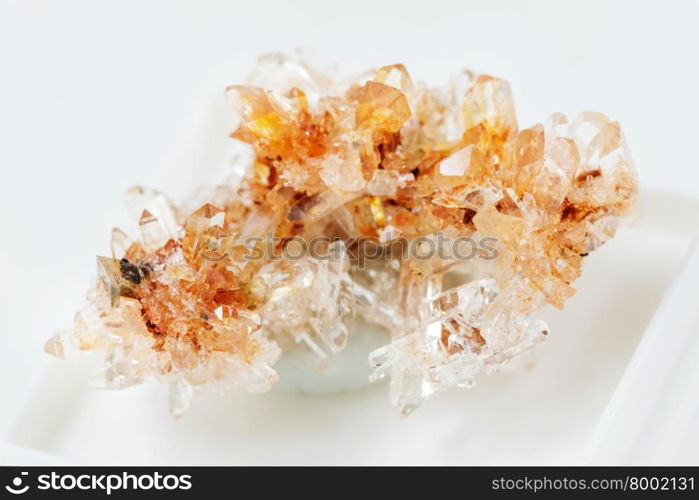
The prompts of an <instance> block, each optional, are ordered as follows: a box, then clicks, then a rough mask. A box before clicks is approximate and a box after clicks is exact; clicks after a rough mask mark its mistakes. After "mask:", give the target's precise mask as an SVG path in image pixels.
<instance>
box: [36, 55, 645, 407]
mask: <svg viewBox="0 0 699 500" xmlns="http://www.w3.org/2000/svg"><path fill="white" fill-rule="evenodd" d="M227 97H228V100H229V102H230V104H231V106H232V107H233V109H234V110H235V111H236V112H237V113H238V115H239V117H240V121H239V124H238V126H237V128H236V129H235V131H234V132H233V133H232V137H233V138H235V139H237V140H238V141H242V142H243V143H246V144H248V145H249V146H250V148H251V150H252V151H253V154H252V155H251V157H250V161H249V162H247V163H246V164H244V165H238V166H239V167H241V166H242V167H244V168H245V174H244V176H243V177H242V178H241V179H240V180H239V182H238V183H237V184H236V185H233V184H228V185H222V186H217V187H216V188H215V189H213V188H212V190H211V192H210V195H208V198H207V199H206V200H202V201H203V202H206V203H203V204H202V205H201V206H200V208H198V209H197V210H195V211H191V213H189V212H190V211H189V210H187V209H185V208H184V206H179V207H178V206H175V205H173V204H172V203H171V202H170V201H169V200H168V199H167V198H166V197H165V196H164V195H163V194H161V193H159V192H156V191H152V190H148V189H144V188H134V189H132V190H131V192H130V193H129V198H130V205H131V207H132V208H133V209H134V212H135V214H136V215H137V217H138V218H139V234H138V235H137V237H136V238H134V239H129V237H127V235H126V234H125V233H124V232H122V231H120V230H119V229H115V230H114V232H113V235H112V256H111V257H98V259H97V266H98V271H99V273H98V274H99V276H98V279H97V280H96V283H95V285H94V287H93V289H92V290H91V291H90V293H89V296H88V299H89V300H88V305H87V306H86V307H85V308H84V309H83V310H81V311H80V312H79V313H78V314H77V317H76V320H75V325H74V327H73V328H72V330H69V331H65V332H59V333H58V334H56V335H55V336H54V337H53V338H52V339H51V340H49V342H48V344H47V350H48V351H49V352H50V353H52V354H55V355H57V356H59V357H63V356H64V353H65V351H66V349H68V348H70V347H73V348H77V349H79V350H92V349H101V350H103V351H105V352H106V359H107V367H106V369H105V370H104V371H103V372H102V373H100V374H98V375H96V376H95V378H94V380H93V382H94V384H95V385H97V386H101V387H108V388H123V387H127V386H129V385H132V384H135V383H138V382H140V381H142V380H144V379H149V378H155V379H159V380H163V381H166V382H168V383H170V384H171V387H172V410H173V412H174V413H176V414H178V413H181V412H182V411H184V410H185V409H186V408H187V406H188V403H189V398H190V397H191V394H192V392H193V391H194V390H198V389H200V388H204V387H207V388H214V389H216V388H219V389H224V388H227V387H231V386H240V387H242V388H245V389H247V390H250V391H266V390H269V389H270V387H271V386H272V384H273V383H274V382H275V381H276V380H277V378H278V376H277V373H276V372H275V370H274V368H273V366H274V364H275V362H276V361H277V359H278V358H279V356H280V355H282V354H283V352H284V351H285V349H287V348H288V347H289V346H291V345H293V344H305V345H306V346H307V348H308V349H310V350H311V351H313V352H314V353H315V354H316V356H317V360H318V366H320V367H322V366H323V364H327V363H332V356H333V354H334V353H337V352H340V351H341V350H342V349H343V348H344V347H345V345H346V344H347V342H351V338H352V332H353V330H354V329H355V328H357V326H356V325H359V324H366V323H372V324H374V325H378V326H380V327H381V328H384V329H385V330H386V331H388V332H389V333H390V338H391V339H392V340H391V342H390V343H388V344H387V345H385V346H384V347H382V348H380V349H378V350H376V351H374V352H373V353H371V355H370V359H369V362H370V363H371V364H372V366H373V367H374V371H373V374H372V380H379V379H382V378H389V379H390V400H391V403H392V404H393V405H395V406H396V407H397V408H398V409H399V410H400V412H401V413H403V414H408V413H410V412H411V411H412V410H414V409H415V408H416V407H418V406H419V405H420V404H421V403H422V402H423V401H424V400H425V399H426V398H427V397H429V396H430V395H431V394H432V393H433V392H435V391H438V390H442V389H446V388H450V387H466V386H470V385H472V384H473V380H474V377H475V376H477V375H481V374H484V373H489V372H492V371H494V370H497V369H498V367H500V366H502V365H503V364H504V363H506V362H508V361H509V360H510V359H512V358H513V357H515V356H517V355H519V354H520V353H522V352H524V351H526V350H528V349H530V348H531V347H532V346H534V345H535V344H537V343H538V342H540V341H541V340H543V339H544V338H545V336H546V335H547V333H548V331H547V328H546V325H545V324H544V323H543V322H541V321H539V320H536V319H532V318H531V317H530V313H531V312H532V311H534V310H536V309H537V308H539V307H541V306H542V305H543V304H544V303H549V304H552V305H554V306H556V307H558V308H562V307H563V304H564V302H565V301H566V299H568V298H569V297H570V296H571V295H573V293H574V289H573V288H572V286H571V284H572V283H573V281H575V280H576V279H577V278H578V277H579V275H580V270H581V266H582V262H583V260H584V257H585V256H586V255H588V253H589V252H591V251H592V250H594V249H596V248H597V247H599V246H600V245H601V244H603V243H604V242H605V241H607V240H608V239H609V238H610V237H612V236H613V234H614V232H615V230H616V227H617V223H618V220H619V217H620V216H621V215H623V214H624V212H625V211H626V210H627V209H628V207H629V205H630V204H631V202H632V201H633V199H634V197H635V194H636V191H637V184H636V177H635V174H634V171H633V168H632V165H631V162H630V158H629V155H628V153H627V151H626V148H625V145H624V140H623V137H622V134H621V130H620V128H619V124H618V123H617V122H614V121H611V120H609V119H608V118H607V117H606V116H604V115H602V114H600V113H593V112H586V113H583V114H581V115H579V116H577V117H576V118H574V119H572V120H568V119H566V117H565V116H563V115H560V114H554V115H552V116H551V117H550V118H549V119H548V120H547V121H546V123H545V124H543V125H541V124H537V125H534V126H532V127H530V128H526V129H521V130H520V129H519V128H518V124H517V119H516V116H515V110H514V105H513V101H512V95H511V93H510V87H509V85H508V83H507V82H505V81H503V80H500V79H497V78H493V77H490V76H486V75H473V74H471V73H468V72H463V73H461V74H460V75H458V77H456V78H454V80H453V81H452V83H451V84H450V85H449V86H448V87H446V88H439V89H434V88H428V87H426V86H425V85H422V84H417V83H414V82H413V80H412V79H411V77H410V75H409V74H408V72H407V71H406V69H405V68H404V67H403V66H402V65H400V64H397V65H392V66H385V67H383V68H380V69H379V70H378V71H376V72H371V73H370V74H367V75H364V76H362V77H360V78H357V79H354V80H353V81H334V80H333V79H332V78H330V77H328V76H326V75H325V74H321V73H319V72H317V71H315V70H313V69H312V68H310V67H309V66H308V65H306V64H304V63H303V62H300V61H297V60H295V59H291V58H287V57H284V56H279V55H272V56H266V57H263V58H262V59H261V60H260V63H259V66H258V68H257V69H256V71H255V72H254V73H253V75H252V76H251V78H250V81H249V84H248V85H236V86H231V87H229V88H228V89H227ZM438 234H442V235H446V236H448V237H449V238H452V239H454V238H470V239H471V240H472V241H482V240H484V239H490V241H492V242H493V249H494V253H493V254H492V255H496V258H490V259H487V258H480V257H482V255H480V254H481V253H482V252H483V248H479V250H478V252H477V253H478V254H479V255H477V256H476V257H475V258H469V259H463V258H457V257H456V256H454V255H449V254H447V255H444V254H440V255H432V256H427V257H425V256H424V254H423V255H422V256H421V255H416V254H415V253H408V255H406V254H405V253H401V254H399V255H395V254H382V257H381V258H379V259H373V260H371V262H365V259H364V258H363V255H361V252H364V251H366V250H365V249H366V247H363V246H358V245H357V244H356V243H357V241H358V239H362V238H364V239H366V238H369V239H371V240H372V241H374V242H375V246H378V247H384V248H386V247H390V246H391V245H392V244H393V243H394V242H396V241H398V240H401V241H403V242H415V241H417V240H418V239H419V240H420V245H425V244H428V243H434V242H435V241H436V239H437V238H436V236H437V235H438ZM318 237H324V238H326V240H327V241H325V243H324V245H323V246H322V255H316V254H313V255H312V254H305V255H299V256H297V258H293V259H292V258H288V257H287V256H284V255H283V250H285V249H286V247H287V246H288V245H291V244H292V242H293V243H296V244H298V243H299V241H301V242H310V241H312V240H313V239H314V238H318ZM270 242H271V243H270ZM280 255H281V257H280Z"/></svg>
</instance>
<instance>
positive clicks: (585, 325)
mask: <svg viewBox="0 0 699 500" xmlns="http://www.w3.org/2000/svg"><path fill="white" fill-rule="evenodd" d="M641 199H642V204H641V207H640V210H639V214H638V216H637V217H636V220H635V221H634V222H633V223H632V224H631V225H629V226H626V227H623V228H622V229H621V230H620V231H619V233H618V234H617V237H616V238H615V239H613V240H612V241H611V242H610V243H608V244H607V245H605V246H604V247H602V248H601V249H599V250H598V251H596V252H594V253H593V254H591V255H590V257H589V258H588V259H587V262H586V265H585V269H584V273H583V278H582V279H580V280H579V281H578V282H577V283H576V285H575V286H576V288H577V289H578V293H577V294H576V295H575V296H574V297H573V298H572V299H570V301H569V302H568V304H567V307H566V309H565V311H562V312H561V311H555V310H545V311H542V314H541V316H542V317H544V319H546V320H547V321H548V322H549V325H550V327H551V332H552V334H551V335H550V336H549V338H548V340H547V341H546V342H545V343H544V344H543V345H541V346H540V347H539V348H538V349H537V350H536V352H535V355H534V357H535V358H536V359H535V360H534V361H535V362H534V363H533V365H532V367H531V368H529V369H526V370H518V371H508V372H503V373H500V374H497V375H495V376H492V377H490V378H483V379H481V380H479V381H478V383H477V385H476V387H475V388H473V389H464V390H457V391H452V392H449V393H443V394H438V395H436V396H435V397H433V398H432V399H431V400H430V401H428V403H427V404H426V405H425V406H424V407H423V408H421V409H419V410H418V411H417V412H416V413H414V414H413V415H412V416H410V417H409V418H408V419H405V420H400V419H398V417H397V416H396V415H395V413H394V412H393V410H392V409H391V408H390V407H389V405H388V402H387V394H386V389H387V388H386V387H385V386H382V385H379V386H374V387H370V388H368V389H364V390H359V391H355V392H348V393H340V394H334V395H325V396H309V395H291V394H285V393H281V392H272V393H269V394H261V395H247V394H243V393H231V394H227V395H224V396H220V395H213V394H212V395H197V396H195V399H194V401H193V404H192V409H191V411H190V412H189V413H187V414H186V415H185V416H184V417H182V418H181V419H179V420H176V419H173V418H171V417H170V416H169V414H168V412H167V391H166V389H165V388H164V387H159V386H155V385H145V386H141V387H136V388H133V389H128V390H125V391H121V392H110V391H96V390H89V389H87V388H86V378H87V376H88V374H89V373H90V372H91V371H92V370H93V368H94V365H95V363H96V362H97V361H98V360H97V359H94V358H93V359H89V358H84V359H82V360H71V361H68V362H62V361H56V360H48V359H47V363H46V366H45V367H44V371H43V373H42V375H41V376H40V377H39V379H38V381H37V384H36V385H35V387H34V389H33V391H32V392H31V393H30V394H28V395H27V398H26V400H25V401H24V402H23V403H22V404H21V405H20V407H19V408H15V409H14V410H15V411H16V416H15V418H14V419H13V420H12V422H11V424H10V425H9V426H8V428H7V430H6V432H5V436H4V442H5V443H6V444H5V445H4V446H2V447H0V459H1V460H2V462H4V463H15V464H19V463H23V464H28V463H34V464H40V463H44V464H45V463H80V464H122V465H123V464H144V465H146V464H163V465H164V464H183V465H186V464H191V465H202V464H326V465H327V464H480V465H483V464H578V463H615V464H620V463H674V462H679V463H694V464H696V463H699V452H697V451H696V450H697V449H698V447H697V445H699V442H698V440H699V439H698V437H697V432H696V430H695V429H696V424H697V423H699V363H697V360H698V359H699V328H698V327H699V308H697V303H696V294H695V291H696V287H695V283H697V280H698V279H699V251H698V250H697V249H696V248H695V247H694V240H695V237H696V234H697V230H698V228H699V222H698V220H697V219H698V218H699V202H698V201H696V200H694V199H689V198H682V197H678V196H674V195H672V194H668V193H663V192H657V191H652V190H642V194H641Z"/></svg>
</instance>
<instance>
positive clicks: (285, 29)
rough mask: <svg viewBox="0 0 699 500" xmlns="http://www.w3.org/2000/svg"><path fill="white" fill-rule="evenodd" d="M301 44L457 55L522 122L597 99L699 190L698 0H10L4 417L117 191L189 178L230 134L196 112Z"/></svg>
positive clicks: (385, 59) (344, 57)
mask: <svg viewBox="0 0 699 500" xmlns="http://www.w3.org/2000/svg"><path fill="white" fill-rule="evenodd" d="M295 48H304V49H307V50H308V51H310V52H311V53H312V54H313V55H314V59H315V60H316V61H317V62H318V63H319V64H320V66H327V65H330V64H333V63H336V64H337V65H338V66H339V68H340V70H341V72H342V73H345V74H348V73H353V72H356V71H358V70H361V69H364V68H366V67H371V66H378V65H383V64H388V63H394V62H403V63H404V64H406V66H407V67H408V69H409V70H410V72H411V74H412V76H413V78H415V79H420V80H426V81H427V82H429V83H431V84H439V83H441V82H445V81H446V80H447V78H448V76H449V75H450V74H452V73H454V72H456V71H458V70H459V69H461V68H464V67H468V68H472V69H475V70H477V71H479V72H486V73H490V74H493V75H496V76H500V77H503V78H506V79H508V80H509V81H510V82H511V83H512V87H513V91H514V95H515V101H516V105H517V111H518V115H519V119H520V123H521V124H522V125H530V124H533V123H535V122H537V121H541V120H543V119H545V117H546V116H547V115H548V114H549V113H551V112H554V111H562V112H565V113H568V114H573V113H576V112H578V111H582V110H585V109H592V110H600V111H603V112H605V113H607V114H608V115H609V116H611V117H613V118H615V119H618V120H620V121H621V123H622V126H623V127H624V130H625V133H626V136H627V139H628V141H629V143H630V147H631V150H632V152H633V155H634V158H635V161H636V165H637V169H638V171H639V175H640V179H641V182H642V183H643V184H645V185H647V186H651V185H652V186H660V187H664V188H669V189H672V190H675V191H677V192H684V193H689V194H694V195H699V153H698V152H697V148H698V147H699V141H698V140H697V134H698V133H699V127H698V126H697V118H698V117H699V99H698V98H697V93H698V92H699V65H698V64H697V60H698V58H697V51H698V49H699V2H697V1H677V2H669V1H664V2H642V1H627V2H611V1H590V0H585V1H579V2H562V1H546V2H543V1H542V2H538V1H537V2H533V1H530V2H524V1H502V0H499V1H493V0H487V1H486V0H480V1H478V2H474V1H454V2H446V1H439V0H430V1H419V2H408V1H406V0H403V1H397V2H379V1H377V0H373V1H364V0H353V1H343V2H331V1H329V0H324V1H316V2H308V1H306V2H303V1H288V2H281V1H269V0H266V1H244V2H201V1H197V2H180V1H177V2H159V1H138V2H132V1H120V2H96V1H84V2H81V1H65V2H50V1H6V0H3V1H2V2H0V169H1V175H0V214H2V218H1V219H0V221H1V223H2V225H0V424H2V423H4V422H3V419H6V418H7V416H8V415H9V413H10V411H11V410H12V409H13V408H14V407H15V406H16V405H18V404H19V401H20V399H21V396H22V394H23V393H24V392H26V388H27V387H28V384H29V382H30V380H31V377H32V374H33V373H34V372H35V371H36V366H37V364H40V363H41V361H42V359H43V358H44V356H45V355H44V354H43V351H42V345H43V342H44V340H45V339H46V338H47V336H48V335H49V334H50V333H51V332H52V331H55V330H56V329H58V328H62V327H65V326H68V325H70V323H71V320H72V315H73V312H74V311H75V310H77V308H78V307H80V306H81V304H82V303H83V298H84V293H85V290H86V287H87V285H88V282H89V279H90V277H91V276H92V274H93V272H94V256H95V254H97V253H102V254H104V253H106V252H107V250H108V246H107V244H108V235H109V231H110V229H111V228H112V227H113V226H114V225H117V224H119V225H121V224H123V223H124V221H126V220H127V213H126V210H125V208H124V205H123V197H124V193H125V191H126V189H127V188H128V187H129V186H131V185H134V184H144V185H149V186H158V185H167V184H168V182H167V181H165V180H164V179H163V175H170V172H171V170H168V167H169V166H170V165H177V168H178V169H181V168H182V166H183V165H186V166H187V169H188V170H187V173H186V174H183V173H182V172H181V171H177V172H172V174H171V175H173V176H178V175H179V176H182V175H188V176H191V177H194V176H195V172H196V169H197V168H200V167H202V166H201V165H199V164H198V161H197V158H195V157H193V158H191V159H190V158H187V157H186V156H185V157H181V156H179V155H181V154H183V153H182V151H186V150H187V144H189V143H191V142H193V141H194V140H195V139H194V137H195V136H197V137H199V139H201V137H202V136H204V137H206V136H212V137H213V136H215V137H222V136H223V135H225V134H226V133H227V132H228V131H229V127H228V124H226V123H216V124H212V123H207V122H206V121H205V120H204V119H203V118H202V117H204V116H205V115H206V108H207V107H208V106H211V102H214V103H215V104H214V106H225V105H226V104H225V100H224V97H223V88H224V87H225V86H226V85H227V84H230V83H237V82H241V81H242V80H243V79H244V78H245V76H246V74H247V73H248V72H249V70H250V69H251V67H252V66H253V64H254V61H255V59H256V57H257V56H258V55H260V54H263V53H266V52H270V51H292V50H294V49H295ZM216 95H220V100H219V101H217V100H216V98H214V99H213V101H212V96H216ZM231 123H233V118H232V117H231Z"/></svg>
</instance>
